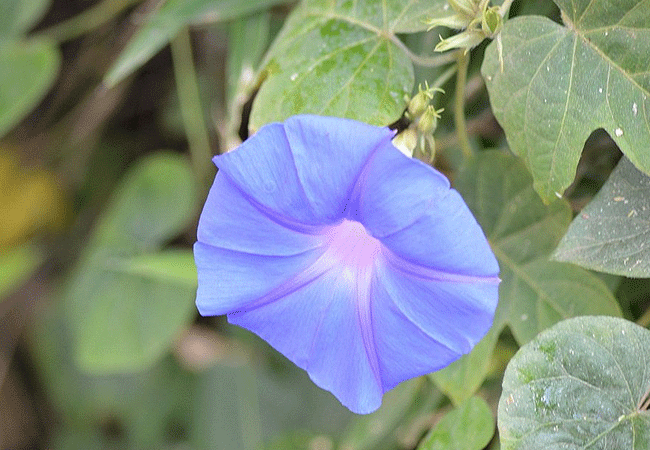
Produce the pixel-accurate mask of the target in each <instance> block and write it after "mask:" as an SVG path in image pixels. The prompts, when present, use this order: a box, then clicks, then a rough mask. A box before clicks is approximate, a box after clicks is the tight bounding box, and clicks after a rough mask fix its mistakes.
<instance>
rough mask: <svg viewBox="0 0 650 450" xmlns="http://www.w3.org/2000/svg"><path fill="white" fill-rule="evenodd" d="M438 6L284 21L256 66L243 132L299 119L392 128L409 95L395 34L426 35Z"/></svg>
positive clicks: (366, 0)
mask: <svg viewBox="0 0 650 450" xmlns="http://www.w3.org/2000/svg"><path fill="white" fill-rule="evenodd" d="M445 4H446V3H445V2H444V1H442V0H435V1H423V0H420V1H414V2H408V1H403V0H392V1H390V2H377V1H374V0H360V1H357V2H336V3H334V2H331V3H329V4H326V3H325V2H322V1H318V0H312V1H307V2H304V3H303V4H301V5H300V6H299V7H298V8H296V10H295V11H294V12H293V13H292V14H291V16H290V17H289V19H288V20H287V22H286V23H285V25H284V27H283V29H282V31H281V32H280V34H279V36H278V37H277V38H276V40H275V42H274V43H273V46H272V47H271V49H270V50H269V52H268V54H267V56H266V59H265V62H264V64H263V65H262V67H264V70H263V71H262V75H261V79H262V80H261V81H262V86H261V88H260V90H259V92H258V94H257V97H256V98H255V102H254V104H253V110H252V112H251V122H250V129H251V130H252V131H256V130H258V129H259V128H260V127H261V126H262V125H264V124H266V123H269V122H276V121H283V120H284V119H286V118H287V117H289V116H292V115H294V114H301V113H311V114H321V115H329V116H338V117H347V118H350V119H356V120H360V121H363V122H367V123H371V124H374V125H388V124H389V123H392V122H394V121H395V120H397V119H398V118H399V117H400V115H401V114H402V112H403V111H404V108H405V106H406V103H405V101H404V96H405V95H406V94H410V93H411V91H412V89H413V64H412V63H411V60H410V59H409V57H408V56H407V54H406V53H405V51H404V48H405V46H404V44H402V43H401V41H399V39H398V38H397V36H396V33H398V32H399V33H413V32H416V31H421V30H424V29H426V24H425V23H424V20H423V19H424V18H425V17H426V16H427V14H429V13H431V12H433V11H437V10H441V9H442V8H443V7H444V5H445Z"/></svg>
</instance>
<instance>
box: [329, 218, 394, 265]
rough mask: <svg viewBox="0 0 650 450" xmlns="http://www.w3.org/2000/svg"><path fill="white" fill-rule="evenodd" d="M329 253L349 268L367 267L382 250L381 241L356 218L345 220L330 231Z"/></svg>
mask: <svg viewBox="0 0 650 450" xmlns="http://www.w3.org/2000/svg"><path fill="white" fill-rule="evenodd" d="M327 236H328V238H329V239H328V241H329V248H328V250H327V253H328V255H329V256H330V257H331V258H334V259H335V260H336V262H337V263H339V264H342V265H343V266H345V267H347V268H352V267H357V268H367V267H369V266H370V265H372V264H373V263H374V261H375V260H376V258H377V256H378V254H379V253H380V251H381V242H379V241H378V240H377V239H375V238H374V237H372V236H370V234H368V232H367V231H366V229H365V227H364V226H363V225H362V224H360V223H359V222H357V221H355V220H347V219H345V220H343V222H341V223H340V224H339V225H336V226H334V227H332V228H331V229H330V230H329V231H328V232H327Z"/></svg>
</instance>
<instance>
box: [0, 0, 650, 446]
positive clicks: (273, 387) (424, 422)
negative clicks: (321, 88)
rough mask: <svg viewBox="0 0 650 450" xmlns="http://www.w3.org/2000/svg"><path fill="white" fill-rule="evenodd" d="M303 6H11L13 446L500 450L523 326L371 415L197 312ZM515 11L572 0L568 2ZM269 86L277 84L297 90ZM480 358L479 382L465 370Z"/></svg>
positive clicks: (441, 149)
mask: <svg viewBox="0 0 650 450" xmlns="http://www.w3.org/2000/svg"><path fill="white" fill-rule="evenodd" d="M306 4H311V6H310V7H312V8H317V4H318V3H317V2H316V3H315V2H306ZM442 4H443V3H441V2H438V3H436V5H437V6H440V5H442ZM314 5H316V6H314ZM436 5H434V6H436ZM294 6H295V4H294V3H292V2H290V1H283V0H248V1H244V0H167V1H162V0H98V1H94V0H31V1H28V2H27V1H22V0H0V11H2V15H1V16H0V448H2V449H5V448H11V449H28V448H38V449H41V448H42V449H44V448H51V449H61V450H73V449H84V450H86V449H104V448H109V449H110V448H115V449H117V448H120V449H227V450H238V449H243V450H258V449H262V448H266V449H288V450H291V449H310V450H333V449H341V450H362V449H367V450H370V449H377V450H381V449H386V450H388V449H414V448H421V449H427V448H430V449H433V448H436V449H438V448H440V449H442V448H456V447H451V446H449V445H450V444H449V442H451V441H453V436H468V435H471V436H473V437H474V441H472V442H469V443H468V444H467V447H463V448H468V449H470V448H476V449H480V448H484V447H491V448H497V447H498V444H497V443H496V442H497V440H496V438H495V437H494V423H495V422H494V413H495V407H496V406H495V405H496V400H497V399H498V396H499V394H500V377H501V374H502V373H503V368H504V366H505V363H506V362H507V360H508V359H509V358H510V356H511V355H512V354H513V353H514V351H515V349H516V348H517V340H516V339H515V336H513V335H512V334H510V332H509V331H508V328H507V327H506V328H505V332H504V333H502V335H501V336H500V337H499V336H498V333H492V334H489V335H488V336H487V337H486V340H485V342H484V343H483V344H482V347H481V348H485V349H487V350H485V352H484V356H483V357H479V358H478V359H479V360H477V361H474V360H470V361H469V362H468V361H465V363H464V364H466V366H462V367H460V369H459V368H457V369H456V370H457V371H456V372H454V371H453V370H452V371H450V372H448V373H447V374H445V373H441V374H438V375H436V376H434V377H423V378H420V379H415V380H411V381H409V382H406V383H403V384H402V385H400V386H399V387H398V388H396V389H395V390H394V391H392V392H390V393H389V394H388V395H387V396H386V397H385V399H384V406H382V408H381V409H380V410H379V411H377V412H376V413H375V414H372V415H369V416H354V415H353V414H351V413H349V412H348V411H347V410H346V409H345V408H343V407H342V406H341V405H340V404H339V403H338V402H337V401H336V400H335V399H334V397H333V396H331V395H330V394H329V393H327V392H324V391H322V390H320V389H318V388H317V387H315V386H314V385H313V384H312V383H311V381H310V380H309V378H308V376H307V375H306V374H305V373H304V372H303V371H301V370H300V369H297V368H296V367H294V366H293V365H291V364H290V363H288V362H287V361H286V360H284V358H282V357H281V356H279V355H278V354H277V353H276V352H274V351H272V350H271V349H270V348H269V347H268V346H267V345H266V344H265V343H264V342H262V341H261V340H259V339H257V338H256V337H255V336H252V335H251V334H249V333H247V332H244V331H242V330H240V329H236V328H234V327H230V326H229V325H228V324H227V323H226V321H225V320H224V318H221V317H217V318H199V317H198V316H197V314H196V311H195V308H194V290H195V287H196V286H195V284H196V280H195V268H194V266H193V260H192V253H191V245H192V243H193V242H194V240H195V225H196V220H197V218H198V214H199V212H200V206H201V204H202V200H203V199H204V197H205V195H206V193H207V189H208V188H209V185H210V182H211V180H212V177H213V176H214V167H213V166H212V164H211V162H210V158H211V156H212V155H213V154H216V153H217V152H223V151H226V150H228V149H231V148H233V147H234V146H236V145H237V144H238V143H239V142H241V139H243V138H245V137H246V136H247V134H248V116H249V114H250V108H251V105H250V101H249V100H251V99H252V98H253V95H254V93H255V92H256V91H257V89H258V88H259V82H260V81H261V80H262V79H264V77H267V76H272V75H273V70H272V69H273V67H274V64H273V61H271V62H269V61H267V62H266V63H265V66H264V67H265V68H269V67H270V68H271V69H269V70H270V72H269V73H265V72H261V71H260V69H261V68H262V67H261V66H260V64H261V61H262V58H263V57H264V54H265V52H266V51H267V49H268V48H269V46H270V44H271V42H273V39H274V37H275V36H276V35H278V32H279V31H280V29H281V27H282V25H283V23H284V22H285V19H286V18H287V15H288V14H289V12H290V11H291V10H292V8H293V7H294ZM308 6H309V5H308ZM515 7H520V8H521V9H520V11H519V12H520V13H521V14H529V13H537V14H544V15H549V16H554V15H555V16H557V14H558V13H557V8H556V7H555V6H554V5H553V4H552V3H551V2H550V1H549V2H536V1H529V2H522V5H521V6H517V5H515ZM411 19H412V20H416V18H415V17H413V18H411ZM418 23H419V22H418ZM400 27H401V28H400ZM405 27H406V25H399V26H397V27H396V28H395V30H396V33H404V32H405V29H404V28H405ZM424 28H425V27H424V26H420V27H418V28H417V29H413V30H410V31H411V32H410V33H409V34H408V35H407V34H404V35H402V34H400V37H401V38H402V40H403V42H404V46H405V47H406V48H407V49H410V50H409V51H410V52H412V53H415V54H425V53H428V54H431V52H432V49H433V47H434V46H435V44H436V42H437V40H438V35H437V33H424V32H423V29H424ZM387 45H388V44H387ZM278 48H279V50H278ZM292 48H293V47H292ZM484 48H485V46H480V47H479V48H477V49H476V50H475V52H477V53H478V54H479V55H481V54H482V52H483V51H484ZM282 49H283V47H282V46H279V47H277V48H276V50H275V52H276V53H275V55H279V56H278V58H280V60H281V56H283V55H280V54H279V52H280V50H282ZM293 50H294V51H296V50H295V48H293ZM271 55H272V56H273V55H274V53H271ZM285 56H286V55H285ZM267 58H268V56H267ZM480 60H481V58H480V57H479V58H475V59H473V61H476V62H475V63H472V64H471V65H470V69H469V78H468V82H467V85H466V89H465V91H464V92H465V102H466V105H467V106H466V112H467V120H468V122H467V130H468V133H469V135H470V136H471V137H472V139H474V140H475V143H476V144H477V146H479V147H484V148H489V147H498V146H500V145H503V142H504V137H503V134H502V132H501V130H500V128H499V126H498V125H497V123H496V121H495V120H494V118H493V116H492V114H491V112H490V110H489V105H488V102H487V94H486V90H485V86H484V84H483V82H482V78H481V77H480V74H479V63H480ZM280 62H282V61H280ZM441 73H442V69H440V68H439V67H433V68H427V67H423V66H418V65H416V66H414V67H413V68H412V70H411V69H408V70H407V68H405V69H404V72H403V73H401V75H400V76H401V77H402V78H400V79H399V80H398V81H396V83H397V82H399V83H401V84H399V83H398V84H399V85H398V86H395V89H396V91H395V95H393V97H392V101H393V103H394V104H393V103H390V105H391V106H390V108H391V109H389V110H385V111H383V113H382V114H383V116H381V120H384V121H397V120H398V119H400V115H401V113H402V111H403V110H404V107H405V104H406V101H405V100H404V99H402V98H401V97H400V96H398V95H397V93H399V94H400V95H401V94H403V93H404V92H398V91H399V90H400V89H404V90H405V91H406V92H410V91H411V90H412V89H413V87H415V86H417V85H418V84H419V83H421V82H424V80H433V79H436V78H437V77H438V76H440V74H441ZM400 80H401V81H400ZM292 81H293V80H292ZM361 81H362V82H363V81H364V80H361ZM273 83H275V84H273ZM273 83H269V84H268V87H266V91H265V92H263V93H262V94H263V95H264V97H263V98H265V99H269V98H270V99H272V98H273V95H274V91H273V89H276V90H280V91H281V90H282V89H284V87H283V86H282V84H281V83H278V82H277V80H276V81H274V82H273ZM451 83H452V84H451V85H450V86H449V87H448V89H449V90H450V91H453V80H451ZM449 97H450V98H445V99H444V100H442V101H441V104H440V105H439V106H445V104H446V102H451V101H453V99H452V98H451V96H449ZM311 100H314V99H311ZM311 100H309V99H308V101H311ZM316 100H318V99H316ZM264 101H267V102H271V100H264ZM266 112H267V110H266V109H263V108H258V112H257V115H256V116H255V117H256V119H255V120H257V122H256V124H255V126H258V125H260V124H261V123H263V122H264V121H268V120H271V117H270V116H269V114H271V113H269V114H266ZM363 113H364V114H368V111H364V112H363ZM265 114H266V115H265ZM277 114H284V112H278V113H277ZM375 117H376V116H375ZM389 119H390V120H389ZM377 120H379V119H377ZM383 124H384V125H386V124H387V123H383ZM438 130H439V131H438V133H437V134H436V147H437V152H438V158H437V160H436V163H437V165H438V166H439V167H440V168H441V169H442V170H445V171H447V172H449V173H451V172H452V171H454V170H455V169H456V168H457V167H458V165H459V162H460V159H461V153H460V150H459V144H458V140H457V137H456V134H455V133H454V132H453V122H452V120H451V117H450V116H446V117H443V119H442V121H441V123H440V125H439V129H438ZM586 149H587V150H586V151H585V153H584V155H583V159H582V160H581V164H580V166H579V170H578V178H577V180H576V182H575V183H574V185H573V186H572V187H571V188H570V190H569V195H568V197H569V200H570V205H571V207H572V208H573V211H574V212H575V211H578V210H579V209H580V208H581V207H582V206H583V205H584V204H585V203H586V202H587V201H588V200H589V199H590V198H591V196H593V194H594V193H595V192H596V191H597V190H598V188H599V187H600V186H601V185H602V184H603V183H604V181H605V179H606V178H607V176H608V175H609V173H610V172H611V170H612V169H613V167H614V165H615V163H616V162H617V160H618V158H620V153H619V152H618V150H617V149H616V147H615V145H614V144H613V143H612V141H611V139H609V137H608V136H607V135H606V134H605V133H600V132H597V133H595V134H593V135H592V137H591V138H590V143H588V145H587V146H586ZM468 189H469V188H468ZM603 280H604V281H605V284H606V285H607V286H608V287H609V289H612V290H615V291H616V292H617V298H618V299H619V302H620V303H621V304H622V307H623V315H624V316H626V317H628V318H635V317H638V316H639V315H640V314H641V312H642V311H643V307H642V306H639V305H640V304H641V303H640V302H641V301H640V300H639V299H642V298H645V296H646V295H647V294H648V292H650V284H648V283H647V282H646V281H642V280H628V279H624V280H623V281H621V278H620V277H613V276H612V277H605V276H603ZM506 324H508V325H509V326H512V325H513V324H512V323H508V321H507V320H506V319H504V320H503V321H502V323H501V327H502V328H503V327H505V325H506ZM498 331H501V329H499V330H498ZM515 331H517V329H516V327H515ZM515 334H516V333H515ZM492 349H496V350H495V351H494V355H493V356H492V354H493V352H492ZM485 355H487V356H485ZM463 367H464V370H465V372H464V375H463V377H465V378H460V379H461V380H462V381H463V383H466V382H467V383H470V384H472V386H471V387H468V385H463V384H460V385H458V384H459V383H458V380H459V378H458V377H459V376H460V375H458V374H459V373H460V372H459V371H458V370H460V371H461V372H462V370H463ZM477 374H478V375H477ZM472 376H473V378H472ZM467 377H469V378H470V379H471V382H469V381H467V380H468V378H467ZM434 381H435V383H436V384H437V386H438V388H436V387H435V386H436V384H434ZM481 386H482V387H481ZM479 387H481V397H482V398H479V397H472V394H473V393H474V392H475V391H476V390H478V389H479ZM440 389H442V391H441V390H440ZM442 392H445V394H446V395H447V396H448V397H446V396H445V395H443V394H442ZM449 399H451V400H449ZM483 399H485V400H487V403H486V402H485V401H484V400H483ZM452 404H453V406H452ZM488 405H490V406H488ZM447 413H448V414H447ZM443 417H444V418H443ZM441 418H442V420H441ZM434 424H435V427H433V426H434ZM432 427H433V428H432ZM472 427H479V428H478V430H476V429H474V428H472Z"/></svg>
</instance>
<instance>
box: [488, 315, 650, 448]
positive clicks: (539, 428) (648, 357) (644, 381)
mask: <svg viewBox="0 0 650 450" xmlns="http://www.w3.org/2000/svg"><path fill="white" fill-rule="evenodd" d="M648 367H650V331H648V330H646V329H644V328H641V327H639V326H637V325H635V324H633V323H631V322H628V321H625V320H623V319H619V318H614V317H578V318H574V319H569V320H566V321H564V322H561V323H559V324H557V325H555V326H554V327H553V328H551V329H550V330H547V331H545V332H543V333H541V334H540V335H539V336H538V337H537V338H535V339H534V340H533V341H532V342H530V343H528V344H527V345H525V346H524V347H522V348H521V349H520V350H519V352H518V353H517V354H516V355H515V357H514V358H513V359H512V360H511V361H510V364H509V365H508V368H507V369H506V372H505V376H504V379H503V393H502V395H501V401H500V402H499V412H498V417H499V433H500V437H501V448H502V449H504V450H510V449H522V450H548V449H556V448H563V449H602V450H609V449H616V450H647V449H649V448H650V412H649V411H648V403H649V402H650V400H649V395H650V371H649V370H648Z"/></svg>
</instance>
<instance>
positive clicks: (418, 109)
mask: <svg viewBox="0 0 650 450" xmlns="http://www.w3.org/2000/svg"><path fill="white" fill-rule="evenodd" d="M432 98H433V92H432V91H431V89H429V86H427V88H426V89H422V85H420V87H419V92H418V93H417V94H415V97H413V98H412V99H411V101H410V102H409V104H408V109H407V110H408V113H409V115H410V116H411V118H413V119H415V118H416V117H420V116H421V115H422V114H423V113H424V111H426V109H427V106H429V102H430V101H431V99H432Z"/></svg>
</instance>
